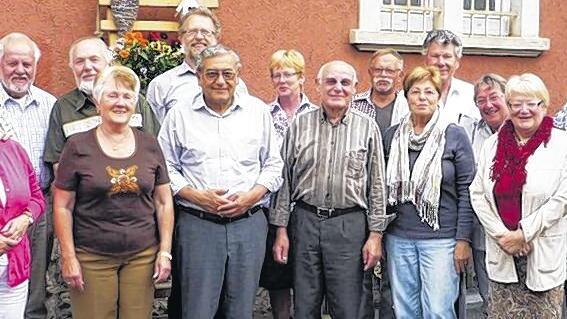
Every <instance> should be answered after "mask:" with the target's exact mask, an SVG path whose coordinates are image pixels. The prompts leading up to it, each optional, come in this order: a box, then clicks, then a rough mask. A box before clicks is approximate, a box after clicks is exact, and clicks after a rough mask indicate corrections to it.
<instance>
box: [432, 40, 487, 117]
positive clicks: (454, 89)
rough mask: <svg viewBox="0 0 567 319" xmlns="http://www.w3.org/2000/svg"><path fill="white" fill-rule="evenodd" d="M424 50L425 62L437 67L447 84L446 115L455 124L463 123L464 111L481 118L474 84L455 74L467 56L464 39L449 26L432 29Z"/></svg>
mask: <svg viewBox="0 0 567 319" xmlns="http://www.w3.org/2000/svg"><path fill="white" fill-rule="evenodd" d="M423 54H424V55H425V64H426V65H428V66H435V67H437V68H438V69H439V73H441V79H442V80H443V88H442V92H441V98H440V99H439V100H440V102H439V104H440V108H441V110H442V113H441V114H443V116H444V117H445V119H447V120H448V121H449V122H451V123H455V124H459V123H460V120H461V117H462V116H463V115H466V116H468V117H469V118H472V119H474V120H479V119H480V114H479V111H478V108H477V107H476V105H475V104H474V98H473V95H474V92H473V86H472V84H470V83H468V82H465V81H463V80H459V79H457V78H456V77H455V72H456V71H457V70H458V69H459V66H460V63H461V58H462V56H463V44H462V42H461V39H460V38H459V37H458V36H457V35H456V34H454V33H453V32H451V31H449V30H432V31H430V32H429V33H428V34H427V36H426V37H425V40H424V41H423Z"/></svg>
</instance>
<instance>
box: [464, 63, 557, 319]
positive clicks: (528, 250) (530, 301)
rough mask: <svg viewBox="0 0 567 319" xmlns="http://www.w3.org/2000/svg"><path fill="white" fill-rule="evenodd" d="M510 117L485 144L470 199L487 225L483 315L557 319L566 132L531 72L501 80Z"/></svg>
mask: <svg viewBox="0 0 567 319" xmlns="http://www.w3.org/2000/svg"><path fill="white" fill-rule="evenodd" d="M505 94H506V102H507V104H508V107H509V109H510V118H509V119H508V120H506V122H505V123H504V125H503V126H502V128H501V129H500V131H499V132H498V134H496V135H494V136H492V137H491V138H490V139H488V140H487V141H486V143H485V144H484V147H483V150H482V151H481V153H480V157H479V159H478V171H477V175H476V177H475V179H474V181H473V183H472V184H471V186H470V191H471V202H472V205H473V208H474V211H475V213H476V214H477V215H478V218H479V220H480V222H481V224H482V225H483V226H484V229H485V231H486V235H487V236H486V261H487V272H488V277H489V278H490V284H489V310H488V312H489V316H490V317H493V318H500V317H506V318H560V317H561V306H562V302H563V282H564V280H565V271H566V264H565V260H566V258H567V256H566V252H567V233H566V232H567V219H565V218H564V216H565V213H566V209H565V207H566V205H567V147H565V146H566V145H567V133H566V132H564V131H561V130H558V129H555V128H553V120H552V119H551V118H550V117H549V116H546V112H547V106H548V105H549V93H548V91H547V89H546V87H545V84H544V83H543V82H542V80H541V79H540V78H539V77H537V76H535V75H533V74H528V73H526V74H522V75H520V76H513V77H511V78H510V80H509V81H508V84H507V85H506V93H505Z"/></svg>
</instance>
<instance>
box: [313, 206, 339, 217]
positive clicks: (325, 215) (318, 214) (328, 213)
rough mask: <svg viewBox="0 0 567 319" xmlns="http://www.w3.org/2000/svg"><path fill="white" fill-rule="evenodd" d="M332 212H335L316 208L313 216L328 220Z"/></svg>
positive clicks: (329, 209)
mask: <svg viewBox="0 0 567 319" xmlns="http://www.w3.org/2000/svg"><path fill="white" fill-rule="evenodd" d="M334 211H335V209H334V208H319V207H317V211H316V212H315V215H317V217H319V219H325V218H330V217H331V215H333V212H334ZM322 212H327V214H323V213H322Z"/></svg>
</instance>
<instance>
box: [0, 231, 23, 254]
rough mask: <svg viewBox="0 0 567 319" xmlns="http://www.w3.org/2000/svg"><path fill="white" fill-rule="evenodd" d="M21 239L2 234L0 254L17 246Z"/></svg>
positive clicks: (0, 237) (0, 236)
mask: <svg viewBox="0 0 567 319" xmlns="http://www.w3.org/2000/svg"><path fill="white" fill-rule="evenodd" d="M19 242H20V241H19V240H15V239H11V238H9V237H6V236H2V235H0V256H1V255H3V254H5V253H6V252H7V251H8V250H10V249H11V248H12V247H14V246H16V245H17V244H18V243H19Z"/></svg>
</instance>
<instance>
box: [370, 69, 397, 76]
mask: <svg viewBox="0 0 567 319" xmlns="http://www.w3.org/2000/svg"><path fill="white" fill-rule="evenodd" d="M398 71H400V69H388V68H384V69H383V68H372V69H371V72H372V75H373V76H378V75H381V74H386V75H387V76H393V75H395V74H396V72H398Z"/></svg>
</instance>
